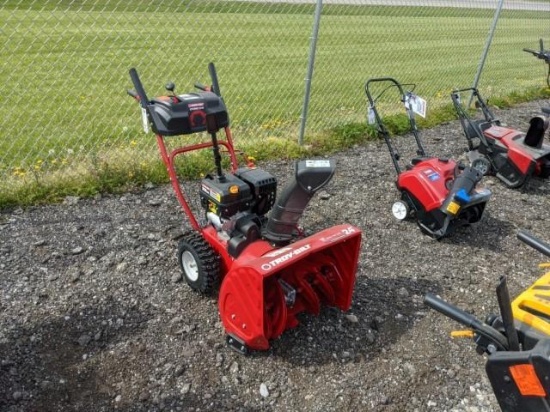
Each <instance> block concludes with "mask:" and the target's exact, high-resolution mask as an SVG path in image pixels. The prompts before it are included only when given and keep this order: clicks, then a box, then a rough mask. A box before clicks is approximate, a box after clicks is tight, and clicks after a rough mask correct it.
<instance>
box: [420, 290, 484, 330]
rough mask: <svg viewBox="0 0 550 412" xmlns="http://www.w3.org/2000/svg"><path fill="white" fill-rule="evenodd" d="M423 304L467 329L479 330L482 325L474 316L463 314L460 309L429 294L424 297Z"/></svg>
mask: <svg viewBox="0 0 550 412" xmlns="http://www.w3.org/2000/svg"><path fill="white" fill-rule="evenodd" d="M424 303H425V304H426V305H428V306H429V307H430V308H432V309H435V310H436V311H438V312H439V313H441V314H443V315H445V316H447V317H448V318H451V319H452V320H454V321H456V322H458V323H461V324H463V325H464V326H466V327H468V328H472V329H479V328H480V327H481V326H482V323H481V322H480V321H479V320H478V319H477V318H476V317H475V316H474V315H471V314H469V313H467V312H464V311H463V310H462V309H459V308H457V307H456V306H454V305H451V304H450V303H447V302H445V301H444V300H443V299H440V298H438V297H437V296H435V295H433V294H431V293H427V294H426V296H424Z"/></svg>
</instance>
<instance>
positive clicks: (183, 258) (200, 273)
mask: <svg viewBox="0 0 550 412" xmlns="http://www.w3.org/2000/svg"><path fill="white" fill-rule="evenodd" d="M178 264H179V266H180V268H181V271H182V272H183V276H184V277H185V281H186V282H187V284H188V285H189V286H190V287H191V289H193V290H196V291H197V292H199V293H202V294H210V293H212V292H213V291H214V290H215V289H216V287H217V285H218V283H219V279H220V263H219V256H218V255H217V254H216V252H214V250H213V249H212V247H210V245H209V244H208V243H207V242H206V241H205V240H204V239H203V238H202V237H201V236H200V235H199V234H198V233H194V232H190V233H187V234H185V235H184V237H183V238H182V239H180V241H179V244H178Z"/></svg>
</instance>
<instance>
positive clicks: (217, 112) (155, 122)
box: [148, 92, 229, 136]
mask: <svg viewBox="0 0 550 412" xmlns="http://www.w3.org/2000/svg"><path fill="white" fill-rule="evenodd" d="M148 109H149V110H148V111H149V117H150V120H151V123H152V126H153V131H154V132H155V133H159V134H162V135H164V136H176V135H182V134H191V133H198V132H204V131H206V130H207V116H212V119H214V120H215V124H214V125H215V126H214V127H215V129H216V131H217V130H219V129H221V128H223V127H226V126H228V125H229V115H228V114H227V109H226V107H225V104H224V102H223V100H222V99H221V98H220V97H219V96H217V95H216V94H215V93H212V92H200V93H188V94H182V95H179V96H176V95H173V96H161V97H156V98H154V99H153V100H151V102H150V103H149V105H148Z"/></svg>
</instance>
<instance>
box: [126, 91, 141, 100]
mask: <svg viewBox="0 0 550 412" xmlns="http://www.w3.org/2000/svg"><path fill="white" fill-rule="evenodd" d="M126 93H128V94H129V95H130V96H132V97H133V98H134V99H136V100H139V96H138V94H137V92H136V91H135V90H131V89H128V90H126Z"/></svg>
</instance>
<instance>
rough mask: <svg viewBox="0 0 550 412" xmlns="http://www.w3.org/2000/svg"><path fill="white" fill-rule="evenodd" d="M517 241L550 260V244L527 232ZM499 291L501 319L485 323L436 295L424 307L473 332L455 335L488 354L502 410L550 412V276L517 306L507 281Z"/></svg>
mask: <svg viewBox="0 0 550 412" xmlns="http://www.w3.org/2000/svg"><path fill="white" fill-rule="evenodd" d="M518 238H519V239H521V240H522V241H524V242H525V243H527V244H528V245H529V246H532V247H533V248H534V249H536V250H538V251H539V252H541V253H543V254H545V255H546V256H548V257H550V245H548V244H546V243H544V242H541V241H540V240H539V239H537V238H535V237H534V236H532V235H530V234H529V233H527V232H519V234H518ZM541 266H542V267H548V266H549V265H548V264H545V265H541ZM496 293H497V298H498V305H499V309H500V316H498V315H490V316H488V317H487V318H486V320H485V322H482V321H480V320H478V319H477V318H475V317H474V316H473V315H471V314H469V313H467V312H465V311H463V310H461V309H459V308H457V307H456V306H454V305H451V304H449V303H447V302H445V301H444V300H442V299H440V298H438V297H436V296H435V295H433V294H429V293H428V294H427V295H426V296H425V298H424V303H425V304H426V305H428V306H429V307H431V308H432V309H435V310H437V311H438V312H440V313H442V314H443V315H445V316H447V317H449V318H451V319H453V320H454V321H456V322H458V323H461V324H462V325H464V326H466V327H467V328H469V330H466V331H455V332H453V333H452V334H451V336H455V337H470V338H473V340H474V342H475V343H476V349H477V352H478V353H479V354H480V355H482V354H487V355H488V357H487V363H486V364H485V371H486V373H487V376H488V378H489V381H490V382H491V386H492V387H493V392H494V394H495V397H496V399H497V401H498V403H499V406H500V408H501V409H502V411H503V412H543V411H546V412H550V272H548V273H546V274H545V275H543V276H542V277H541V278H539V279H538V280H537V281H535V283H533V284H532V285H531V286H530V287H529V288H528V289H526V290H525V291H523V292H522V293H521V294H520V295H519V296H518V297H517V298H516V299H515V300H514V301H513V302H510V296H509V293H508V287H507V284H506V277H502V278H501V279H500V281H499V283H498V285H497V288H496Z"/></svg>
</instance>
